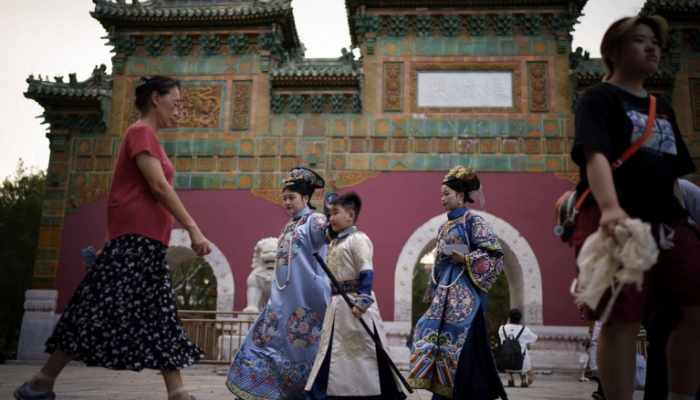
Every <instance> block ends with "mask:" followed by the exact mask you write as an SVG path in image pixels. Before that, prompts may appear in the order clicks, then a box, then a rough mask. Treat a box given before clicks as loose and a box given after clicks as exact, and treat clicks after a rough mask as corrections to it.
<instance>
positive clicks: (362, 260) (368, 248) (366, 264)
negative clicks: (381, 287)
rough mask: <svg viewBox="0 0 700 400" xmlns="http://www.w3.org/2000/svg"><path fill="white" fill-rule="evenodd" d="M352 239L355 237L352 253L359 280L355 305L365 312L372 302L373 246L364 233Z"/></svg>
mask: <svg viewBox="0 0 700 400" xmlns="http://www.w3.org/2000/svg"><path fill="white" fill-rule="evenodd" d="M353 239H355V243H354V246H353V252H352V255H353V261H354V263H355V268H356V270H357V271H358V274H359V281H360V282H359V288H358V290H357V292H358V293H357V298H356V299H355V306H356V307H357V308H359V309H360V310H362V312H365V311H367V309H368V308H369V307H370V306H371V305H372V304H373V303H374V299H373V298H372V277H373V275H374V273H373V268H372V255H373V248H372V242H371V241H370V240H369V238H368V237H367V236H365V235H355V237H353Z"/></svg>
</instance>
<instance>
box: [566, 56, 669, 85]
mask: <svg viewBox="0 0 700 400" xmlns="http://www.w3.org/2000/svg"><path fill="white" fill-rule="evenodd" d="M574 74H575V75H576V82H577V85H578V86H579V87H586V86H590V85H592V84H595V83H598V82H600V81H602V80H603V77H604V76H605V65H604V64H603V60H602V59H601V58H592V59H590V60H584V61H581V64H580V65H579V66H578V68H576V70H575V72H574ZM674 80H675V72H673V71H671V70H668V69H660V70H658V71H657V72H656V73H655V74H653V75H651V76H650V77H648V78H647V79H646V81H645V84H647V85H662V86H663V85H672V84H673V81H674Z"/></svg>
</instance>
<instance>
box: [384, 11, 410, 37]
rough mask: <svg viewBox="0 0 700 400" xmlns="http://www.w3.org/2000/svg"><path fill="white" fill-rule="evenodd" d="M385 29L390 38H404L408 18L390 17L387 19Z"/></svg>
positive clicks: (402, 16) (404, 16)
mask: <svg viewBox="0 0 700 400" xmlns="http://www.w3.org/2000/svg"><path fill="white" fill-rule="evenodd" d="M386 27H387V29H388V30H389V34H390V35H391V36H404V35H405V34H406V30H407V29H408V16H406V15H392V16H390V17H389V18H387V20H386Z"/></svg>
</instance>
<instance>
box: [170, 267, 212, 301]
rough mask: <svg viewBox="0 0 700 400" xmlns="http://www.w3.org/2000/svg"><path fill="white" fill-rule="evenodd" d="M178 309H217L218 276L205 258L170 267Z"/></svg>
mask: <svg viewBox="0 0 700 400" xmlns="http://www.w3.org/2000/svg"><path fill="white" fill-rule="evenodd" d="M170 279H171V281H172V285H173V292H174V293H175V301H176V303H177V308H178V310H208V311H216V276H214V271H213V270H212V268H211V265H209V263H208V262H206V261H205V260H204V259H203V258H196V259H194V260H191V261H187V262H184V263H182V264H180V265H177V266H175V267H171V268H170Z"/></svg>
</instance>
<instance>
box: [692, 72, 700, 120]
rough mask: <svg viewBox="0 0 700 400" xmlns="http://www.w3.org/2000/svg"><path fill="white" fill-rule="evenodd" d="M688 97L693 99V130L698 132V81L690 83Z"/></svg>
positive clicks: (699, 107)
mask: <svg viewBox="0 0 700 400" xmlns="http://www.w3.org/2000/svg"><path fill="white" fill-rule="evenodd" d="M690 97H691V98H692V99H693V101H692V104H693V129H695V130H700V80H692V81H690Z"/></svg>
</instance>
